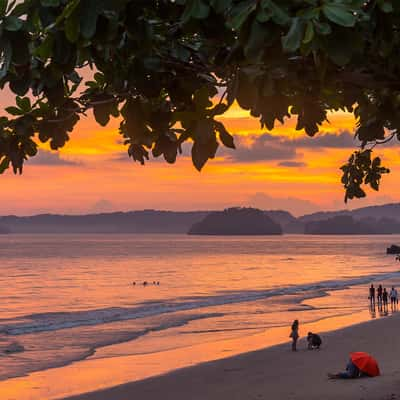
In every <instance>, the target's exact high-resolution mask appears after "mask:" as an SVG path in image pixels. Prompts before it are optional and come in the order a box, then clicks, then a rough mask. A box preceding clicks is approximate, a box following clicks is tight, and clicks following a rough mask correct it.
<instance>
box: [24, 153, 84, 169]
mask: <svg viewBox="0 0 400 400" xmlns="http://www.w3.org/2000/svg"><path fill="white" fill-rule="evenodd" d="M28 162H29V164H30V165H79V163H77V162H74V161H70V160H65V159H63V158H61V157H60V153H58V152H56V151H47V150H42V149H40V150H39V152H38V154H37V155H36V156H35V157H32V158H30V159H29V160H28Z"/></svg>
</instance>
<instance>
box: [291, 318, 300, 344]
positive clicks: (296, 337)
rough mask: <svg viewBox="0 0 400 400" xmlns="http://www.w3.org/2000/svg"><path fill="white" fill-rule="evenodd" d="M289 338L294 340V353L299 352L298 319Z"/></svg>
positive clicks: (294, 322)
mask: <svg viewBox="0 0 400 400" xmlns="http://www.w3.org/2000/svg"><path fill="white" fill-rule="evenodd" d="M289 337H291V338H292V351H297V339H298V338H299V321H298V320H297V319H295V320H294V321H293V324H292V331H291V332H290V336H289Z"/></svg>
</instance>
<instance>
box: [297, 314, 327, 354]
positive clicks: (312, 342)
mask: <svg viewBox="0 0 400 400" xmlns="http://www.w3.org/2000/svg"><path fill="white" fill-rule="evenodd" d="M289 337H291V338H292V351H297V340H298V339H299V320H298V319H295V320H294V322H293V324H292V331H291V332H290V336H289ZM321 344H322V340H321V337H320V336H319V335H317V334H316V333H312V332H308V334H307V348H308V349H309V350H314V349H318V350H319V348H320V347H321Z"/></svg>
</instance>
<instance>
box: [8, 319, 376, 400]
mask: <svg viewBox="0 0 400 400" xmlns="http://www.w3.org/2000/svg"><path fill="white" fill-rule="evenodd" d="M368 319H369V313H368V311H363V312H360V313H357V314H351V315H344V316H340V317H335V318H329V319H324V320H320V321H317V322H313V323H309V324H304V325H302V326H301V331H300V333H301V335H302V336H305V335H306V334H307V332H308V331H310V330H311V331H318V332H324V331H325V332H326V331H330V330H333V329H338V328H343V327H346V326H350V325H353V324H356V323H360V322H363V321H366V320H368ZM288 329H289V328H288V327H279V328H273V329H270V330H268V331H266V332H265V331H264V332H262V333H257V334H255V335H250V336H245V337H242V338H235V339H229V340H222V341H218V342H211V343H203V344H199V345H193V346H190V347H184V348H178V349H173V350H168V351H164V352H160V353H150V354H141V355H130V356H121V357H113V358H104V357H102V351H101V350H100V351H99V352H98V353H97V354H96V355H95V356H94V357H93V358H89V359H87V360H84V361H81V362H77V363H74V364H71V365H68V366H65V367H61V368H54V369H50V370H46V371H41V372H36V373H32V374H30V375H29V376H27V377H21V378H14V379H10V380H7V381H3V382H0V393H1V400H44V399H46V400H52V399H61V398H63V397H65V396H71V395H74V394H80V393H84V392H89V391H94V390H99V389H103V388H107V387H111V386H116V385H120V384H124V383H127V382H131V381H137V380H142V379H145V378H148V377H151V376H156V375H160V374H165V373H167V372H169V371H172V370H176V369H179V368H183V367H188V366H193V365H195V364H198V363H203V362H207V361H213V360H217V359H221V358H226V357H231V356H235V355H238V354H241V353H245V352H250V351H255V350H260V349H263V348H265V347H269V346H273V345H276V344H282V343H285V342H288V335H289V330H288ZM126 345H129V343H127V344H126ZM304 345H305V344H304V343H301V342H300V346H304ZM110 347H112V346H110ZM106 351H109V349H106ZM283 351H286V350H284V349H283ZM110 400H111V399H110Z"/></svg>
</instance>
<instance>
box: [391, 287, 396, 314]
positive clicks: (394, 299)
mask: <svg viewBox="0 0 400 400" xmlns="http://www.w3.org/2000/svg"><path fill="white" fill-rule="evenodd" d="M389 297H390V305H391V307H392V311H393V310H394V309H395V307H396V304H397V290H396V289H395V288H394V286H392V289H391V290H390V293H389Z"/></svg>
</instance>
